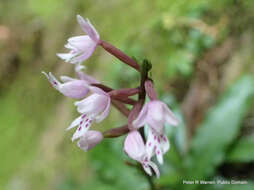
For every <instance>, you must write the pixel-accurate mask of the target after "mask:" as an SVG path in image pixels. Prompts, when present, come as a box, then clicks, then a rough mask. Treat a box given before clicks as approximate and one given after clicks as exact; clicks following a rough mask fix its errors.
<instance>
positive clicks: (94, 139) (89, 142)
mask: <svg viewBox="0 0 254 190" xmlns="http://www.w3.org/2000/svg"><path fill="white" fill-rule="evenodd" d="M102 140H103V135H102V133H101V132H99V131H93V130H89V131H87V132H86V133H85V134H84V135H83V136H81V137H80V140H79V141H78V143H77V145H78V147H79V148H81V149H82V150H84V151H85V152H86V151H88V150H90V149H92V148H93V147H94V146H96V145H97V144H99V143H100V142H101V141H102Z"/></svg>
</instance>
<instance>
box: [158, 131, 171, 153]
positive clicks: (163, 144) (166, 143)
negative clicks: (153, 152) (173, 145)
mask: <svg viewBox="0 0 254 190" xmlns="http://www.w3.org/2000/svg"><path fill="white" fill-rule="evenodd" d="M160 139H161V144H160V145H161V150H162V153H163V154H165V153H166V152H168V150H169V149H170V143H169V140H168V138H167V137H166V135H160Z"/></svg>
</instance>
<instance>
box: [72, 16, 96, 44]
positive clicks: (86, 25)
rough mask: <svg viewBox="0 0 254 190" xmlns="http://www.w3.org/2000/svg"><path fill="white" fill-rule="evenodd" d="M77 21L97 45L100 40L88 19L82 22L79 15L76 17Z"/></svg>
mask: <svg viewBox="0 0 254 190" xmlns="http://www.w3.org/2000/svg"><path fill="white" fill-rule="evenodd" d="M77 20H78V23H79V25H80V26H81V28H82V29H83V31H84V32H85V33H87V34H88V35H89V36H90V38H92V39H93V40H94V41H95V42H96V43H97V42H98V41H99V39H100V36H99V34H98V32H97V31H96V29H95V28H94V26H93V25H92V24H91V23H90V21H89V20H88V19H86V20H84V19H83V17H81V16H80V15H77Z"/></svg>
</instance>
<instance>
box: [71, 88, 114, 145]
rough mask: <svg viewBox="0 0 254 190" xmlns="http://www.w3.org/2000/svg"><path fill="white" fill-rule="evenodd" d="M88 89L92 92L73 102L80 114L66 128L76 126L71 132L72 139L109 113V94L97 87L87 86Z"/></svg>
mask: <svg viewBox="0 0 254 190" xmlns="http://www.w3.org/2000/svg"><path fill="white" fill-rule="evenodd" d="M89 90H90V91H91V92H93V94H92V95H90V96H88V97H87V98H85V99H83V100H81V101H78V102H75V105H76V106H77V107H78V108H77V109H78V112H79V113H81V114H82V115H81V116H79V117H78V118H76V119H75V120H74V121H73V122H72V123H71V125H70V126H69V127H68V128H67V130H69V129H72V128H74V127H76V126H78V128H77V130H76V132H75V133H74V134H73V137H72V141H74V140H76V139H78V138H80V137H82V136H83V135H84V134H85V133H86V132H87V131H88V129H89V128H90V127H91V125H92V124H93V122H94V121H96V122H97V123H99V122H101V121H102V120H104V119H105V118H106V117H107V116H108V114H109V110H110V102H111V101H110V96H109V95H108V94H107V93H106V92H104V91H103V90H101V89H100V88H97V87H89Z"/></svg>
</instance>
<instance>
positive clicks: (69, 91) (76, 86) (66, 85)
mask: <svg viewBox="0 0 254 190" xmlns="http://www.w3.org/2000/svg"><path fill="white" fill-rule="evenodd" d="M42 73H43V74H44V75H45V76H46V77H47V79H48V80H49V82H50V83H51V84H52V86H53V87H54V88H55V89H56V90H58V91H59V92H61V93H62V94H63V95H64V96H67V97H71V98H75V99H80V98H83V97H85V96H86V95H87V93H88V91H89V87H88V84H89V83H88V82H87V81H85V80H78V79H74V78H71V77H68V76H61V77H60V78H61V81H62V82H63V83H61V82H59V81H58V80H57V79H56V78H55V76H54V75H53V74H52V73H51V72H49V74H47V73H45V72H42Z"/></svg>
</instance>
